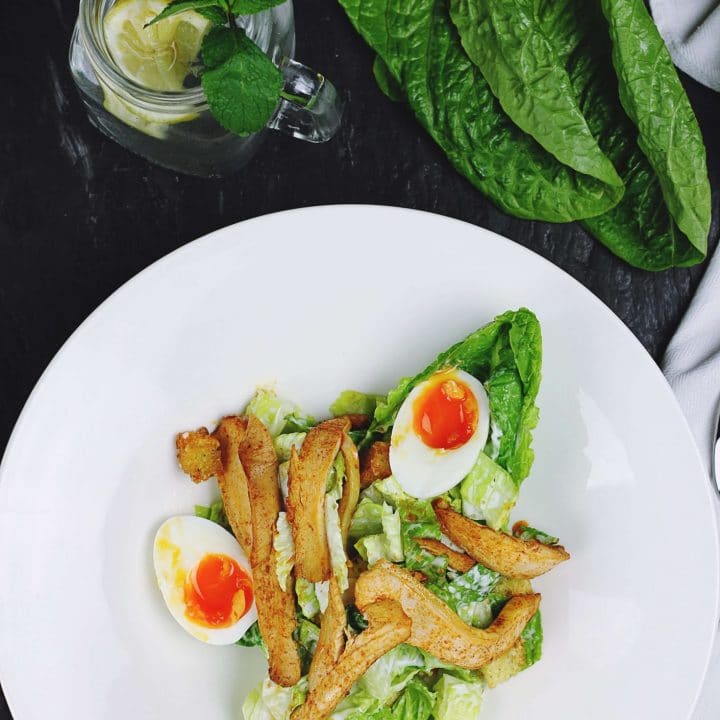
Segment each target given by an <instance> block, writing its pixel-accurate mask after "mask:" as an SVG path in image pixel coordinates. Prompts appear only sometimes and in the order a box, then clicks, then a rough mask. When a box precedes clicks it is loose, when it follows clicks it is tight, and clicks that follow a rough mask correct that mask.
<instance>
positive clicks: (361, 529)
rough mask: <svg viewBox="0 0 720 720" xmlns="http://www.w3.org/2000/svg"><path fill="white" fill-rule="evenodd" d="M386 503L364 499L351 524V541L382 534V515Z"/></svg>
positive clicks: (359, 504) (358, 505) (358, 506)
mask: <svg viewBox="0 0 720 720" xmlns="http://www.w3.org/2000/svg"><path fill="white" fill-rule="evenodd" d="M384 505H385V503H384V502H383V503H376V502H373V501H372V500H371V499H370V498H369V497H363V498H361V499H360V502H359V503H358V504H357V507H356V508H355V512H354V513H353V516H352V520H351V522H350V533H349V536H350V539H351V540H359V539H360V538H362V537H365V536H366V535H377V534H379V533H381V532H382V529H383V528H382V514H383V506H384Z"/></svg>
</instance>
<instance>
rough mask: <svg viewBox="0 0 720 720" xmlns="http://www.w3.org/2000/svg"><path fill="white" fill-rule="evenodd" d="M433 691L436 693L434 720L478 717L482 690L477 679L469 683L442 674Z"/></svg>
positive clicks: (465, 680) (481, 684)
mask: <svg viewBox="0 0 720 720" xmlns="http://www.w3.org/2000/svg"><path fill="white" fill-rule="evenodd" d="M433 689H434V691H435V692H436V693H437V700H436V701H435V707H434V708H433V715H434V716H435V720H470V719H471V718H476V717H478V714H479V713H480V708H481V707H482V701H483V690H484V686H483V683H482V681H481V680H480V679H479V678H478V679H477V680H475V681H472V682H471V681H469V680H467V679H460V678H458V677H455V676H454V675H450V674H449V673H443V674H442V675H441V676H440V679H439V680H438V681H437V683H436V684H435V687H434V688H433Z"/></svg>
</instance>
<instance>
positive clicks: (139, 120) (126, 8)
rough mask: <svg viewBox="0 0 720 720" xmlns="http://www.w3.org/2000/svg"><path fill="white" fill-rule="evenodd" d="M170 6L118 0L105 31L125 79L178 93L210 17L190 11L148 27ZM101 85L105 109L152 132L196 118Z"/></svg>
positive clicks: (162, 0) (154, 0)
mask: <svg viewBox="0 0 720 720" xmlns="http://www.w3.org/2000/svg"><path fill="white" fill-rule="evenodd" d="M167 4H168V0H118V2H116V3H115V4H114V5H113V6H112V8H111V9H110V10H109V11H108V13H107V14H106V15H105V17H104V19H103V30H104V32H105V42H106V43H107V47H108V50H109V51H110V54H111V56H112V58H113V60H114V61H115V62H116V63H117V65H118V68H119V69H120V71H121V72H122V73H123V74H124V75H125V76H126V77H128V78H130V79H131V80H133V81H134V82H136V83H137V84H139V85H143V86H145V87H146V88H148V89H149V90H155V91H163V92H177V91H179V90H182V89H183V83H184V81H185V78H186V77H187V75H188V73H189V72H190V65H191V63H192V62H193V60H195V58H196V57H197V56H198V53H199V52H200V46H201V44H202V41H203V38H204V37H205V34H206V33H207V31H208V30H209V28H210V21H209V20H206V19H205V18H204V17H202V16H201V15H199V14H198V13H196V12H193V11H186V12H182V13H178V14H177V15H173V16H171V17H169V18H165V19H164V20H161V21H160V22H158V23H155V24H154V25H151V26H150V27H145V25H146V24H147V23H148V22H150V20H152V19H153V18H154V17H155V16H156V15H158V13H160V12H162V10H164V9H165V7H166V6H167ZM102 85H103V91H104V93H105V103H104V104H105V109H106V110H107V111H108V112H110V113H112V114H113V115H115V116H116V117H118V118H119V119H120V120H122V121H123V122H125V123H126V124H128V125H130V126H132V127H135V128H137V129H138V130H141V131H142V132H145V133H147V134H148V135H153V136H155V137H161V136H163V135H164V132H165V130H166V126H167V125H171V124H174V123H179V122H186V121H188V120H192V119H193V118H195V117H197V115H196V114H195V113H187V112H185V113H178V114H177V115H174V114H172V113H167V112H162V113H157V112H152V111H149V110H147V109H146V108H144V107H141V106H140V105H135V104H132V103H131V102H128V101H127V100H125V99H123V98H120V97H119V96H118V95H117V93H115V92H114V91H113V90H111V89H110V88H108V87H107V85H106V84H105V83H103V84H102Z"/></svg>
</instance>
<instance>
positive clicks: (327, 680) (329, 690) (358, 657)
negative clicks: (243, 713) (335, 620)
mask: <svg viewBox="0 0 720 720" xmlns="http://www.w3.org/2000/svg"><path fill="white" fill-rule="evenodd" d="M365 615H366V616H367V619H368V628H367V630H364V631H363V632H361V633H360V634H359V635H358V636H356V637H354V638H353V639H352V640H349V641H348V643H347V645H346V646H345V650H344V651H343V653H342V655H341V656H340V659H339V661H338V662H337V664H336V665H335V667H334V668H333V670H332V672H330V673H328V674H326V675H325V676H324V677H323V678H322V679H321V680H320V682H319V683H318V684H317V685H316V686H315V687H314V688H313V689H311V690H310V691H309V692H308V695H307V698H306V700H305V704H304V705H301V706H300V707H299V708H298V709H297V710H296V711H295V712H294V713H293V715H292V720H323V718H326V717H327V716H328V715H330V713H332V711H333V710H334V709H335V708H336V707H337V705H338V703H339V702H340V701H341V700H342V699H343V698H344V697H345V696H346V695H347V694H348V693H349V692H350V688H351V687H352V686H353V684H354V683H355V681H356V680H358V679H359V678H360V677H362V676H363V675H364V674H365V672H366V671H367V669H368V668H369V667H370V666H371V665H372V664H373V663H374V662H375V661H376V660H377V659H378V658H380V657H382V656H383V655H384V654H385V653H387V652H389V651H390V650H392V649H393V648H394V647H396V646H397V645H399V644H400V643H402V642H405V640H407V639H408V637H409V636H410V625H411V623H410V619H409V618H408V617H407V615H405V613H404V612H403V610H402V608H401V607H400V605H398V604H397V603H395V602H392V601H391V600H381V601H379V602H377V603H370V604H369V605H368V606H367V607H366V608H365Z"/></svg>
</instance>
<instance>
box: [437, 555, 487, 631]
mask: <svg viewBox="0 0 720 720" xmlns="http://www.w3.org/2000/svg"><path fill="white" fill-rule="evenodd" d="M499 580H500V574H499V573H496V572H494V571H492V570H488V569H487V568H486V567H483V566H482V565H475V566H474V567H472V568H470V570H468V571H467V572H466V573H463V574H462V575H459V576H458V577H457V578H455V579H454V580H451V581H450V582H448V583H447V584H443V585H439V586H436V585H430V586H429V589H430V590H432V591H433V592H434V593H435V594H436V595H437V596H438V597H439V598H440V599H441V600H443V601H444V602H445V603H447V604H448V605H449V606H450V607H451V608H452V609H453V610H454V611H455V612H456V613H457V614H458V615H459V616H460V618H461V619H462V620H463V621H464V622H466V623H467V624H468V625H472V626H474V627H481V628H484V627H487V626H488V625H490V623H491V622H492V619H493V615H492V605H491V603H490V601H489V600H488V596H489V595H490V593H491V592H492V590H493V589H494V587H495V585H497V583H498V581H499Z"/></svg>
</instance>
